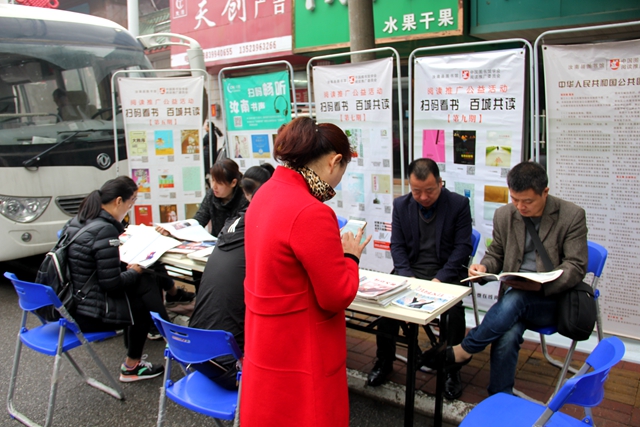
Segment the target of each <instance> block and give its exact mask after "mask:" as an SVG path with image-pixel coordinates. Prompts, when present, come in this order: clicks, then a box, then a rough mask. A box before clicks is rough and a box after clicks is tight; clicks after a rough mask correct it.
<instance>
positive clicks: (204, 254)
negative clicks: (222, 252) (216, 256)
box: [187, 245, 216, 263]
mask: <svg viewBox="0 0 640 427" xmlns="http://www.w3.org/2000/svg"><path fill="white" fill-rule="evenodd" d="M215 248H216V247H215V245H214V246H209V247H208V248H204V249H200V250H199V251H195V252H191V253H190V254H187V258H191V259H192V260H194V261H200V262H204V263H206V262H207V261H208V260H209V256H210V255H211V254H212V253H213V250H214V249H215Z"/></svg>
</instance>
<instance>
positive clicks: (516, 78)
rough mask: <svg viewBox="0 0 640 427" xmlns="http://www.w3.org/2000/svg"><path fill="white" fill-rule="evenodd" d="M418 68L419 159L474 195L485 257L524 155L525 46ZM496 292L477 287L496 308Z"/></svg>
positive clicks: (426, 61) (429, 61) (425, 60)
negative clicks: (508, 178)
mask: <svg viewBox="0 0 640 427" xmlns="http://www.w3.org/2000/svg"><path fill="white" fill-rule="evenodd" d="M414 65H415V79H414V85H415V87H414V94H415V95H414V98H413V99H414V103H413V114H414V129H413V156H414V158H420V157H426V158H430V159H433V160H434V161H435V162H436V163H437V164H438V166H439V168H440V176H441V177H442V181H443V185H444V186H445V187H446V188H448V189H449V190H450V191H453V192H456V193H458V194H461V195H463V196H465V197H467V198H469V203H470V207H471V216H472V218H473V227H474V228H475V229H476V230H478V231H479V232H480V234H481V239H480V244H479V245H478V252H477V254H476V260H477V261H479V260H480V259H481V258H482V256H483V255H484V253H485V251H486V248H487V246H488V245H489V244H490V243H491V240H492V232H493V214H494V212H495V211H496V209H498V208H499V207H501V206H504V205H506V204H507V203H509V192H508V189H507V182H506V176H507V173H508V172H509V170H510V169H511V167H512V166H514V165H516V164H517V163H519V162H520V161H521V158H522V146H523V118H524V111H525V96H524V93H525V51H524V50H523V49H509V50H499V51H491V52H477V53H467V54H458V55H447V56H429V57H421V58H416V60H415V64H414ZM489 289H491V290H490V291H489ZM497 290H498V287H497V286H496V287H492V288H487V287H482V288H480V287H479V290H478V294H479V298H478V304H479V305H480V306H481V307H483V308H484V309H486V308H488V307H489V306H491V305H492V304H493V303H494V302H495V300H496V297H497Z"/></svg>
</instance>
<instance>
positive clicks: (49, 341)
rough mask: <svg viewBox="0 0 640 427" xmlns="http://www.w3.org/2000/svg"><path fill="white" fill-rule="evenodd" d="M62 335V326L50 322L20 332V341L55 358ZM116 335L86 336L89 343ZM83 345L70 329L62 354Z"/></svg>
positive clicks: (90, 334) (65, 337)
mask: <svg viewBox="0 0 640 427" xmlns="http://www.w3.org/2000/svg"><path fill="white" fill-rule="evenodd" d="M59 334H60V324H59V323H58V322H50V323H46V324H44V325H41V326H37V327H35V328H32V329H28V330H23V331H20V340H22V342H23V343H24V345H26V346H27V347H29V348H30V349H32V350H35V351H37V352H39V353H42V354H46V355H47V356H55V355H56V353H57V347H58V335H59ZM115 335H116V332H115V331H109V332H88V333H86V334H84V336H85V338H86V339H87V341H89V342H95V341H101V340H104V339H107V338H110V337H113V336H115ZM80 345H81V342H80V340H79V339H78V337H77V336H76V335H75V334H74V333H73V332H72V331H71V330H69V329H67V330H66V331H65V335H64V344H63V346H62V352H66V351H69V350H71V349H74V348H76V347H79V346H80Z"/></svg>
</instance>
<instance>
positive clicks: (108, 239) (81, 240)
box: [63, 210, 138, 323]
mask: <svg viewBox="0 0 640 427" xmlns="http://www.w3.org/2000/svg"><path fill="white" fill-rule="evenodd" d="M93 221H101V222H104V226H103V227H96V228H92V229H90V230H87V231H86V232H84V233H83V234H82V235H80V236H78V239H77V240H76V241H74V242H73V243H71V245H69V249H68V259H69V270H70V272H71V281H72V283H73V286H74V289H80V288H82V286H83V285H84V284H85V283H86V282H87V280H89V278H90V277H91V274H93V272H94V271H96V269H97V272H96V276H97V279H98V280H97V283H96V285H94V286H92V287H91V288H90V289H89V290H88V291H87V293H86V298H84V299H83V300H82V301H79V303H78V307H77V309H76V313H78V314H82V315H84V316H88V317H93V318H97V319H102V321H104V322H106V323H132V321H133V319H132V315H131V309H130V307H129V300H128V299H127V295H126V294H125V292H124V290H125V289H126V288H127V287H128V286H133V285H134V284H135V282H136V280H137V279H138V273H137V272H136V271H135V270H125V271H123V269H122V267H121V263H120V252H119V246H120V241H119V240H118V236H119V235H120V234H121V233H122V232H123V231H124V227H123V226H122V224H121V223H119V222H118V221H116V219H115V218H114V217H113V216H111V214H109V213H108V212H107V211H105V210H102V211H101V212H100V215H99V216H98V218H96V219H93V220H90V221H87V222H86V223H83V224H81V223H80V221H78V218H77V217H75V218H73V219H71V221H69V222H68V223H67V225H66V226H65V228H64V229H63V233H64V232H67V231H68V233H69V236H70V237H72V236H73V235H74V234H75V233H76V232H78V230H80V229H81V228H82V227H83V226H84V225H86V224H88V223H89V222H93Z"/></svg>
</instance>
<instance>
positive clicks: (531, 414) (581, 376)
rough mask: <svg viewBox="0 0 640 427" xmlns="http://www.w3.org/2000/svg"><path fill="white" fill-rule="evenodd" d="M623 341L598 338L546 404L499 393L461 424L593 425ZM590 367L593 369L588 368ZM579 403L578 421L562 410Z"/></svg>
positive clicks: (515, 426)
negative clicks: (581, 411) (594, 410)
mask: <svg viewBox="0 0 640 427" xmlns="http://www.w3.org/2000/svg"><path fill="white" fill-rule="evenodd" d="M624 352H625V348H624V344H623V343H622V341H620V339H619V338H618V337H609V338H606V339H603V340H602V341H600V343H599V344H598V346H597V347H596V348H595V349H594V350H593V352H592V353H591V355H589V357H588V358H587V360H586V362H585V364H584V365H583V367H582V368H581V369H580V371H578V374H577V375H576V376H575V377H573V378H570V379H568V380H567V382H565V383H564V385H563V386H562V388H561V389H560V391H559V392H558V393H556V395H555V396H554V397H553V398H552V399H551V401H550V402H549V403H548V405H546V406H545V405H540V404H537V403H534V402H530V401H528V400H526V399H522V398H519V397H517V396H514V395H511V394H506V393H498V394H495V395H493V396H490V397H488V398H487V399H485V400H483V401H482V402H480V403H479V404H478V405H477V406H476V407H475V408H473V410H471V412H469V414H468V415H467V416H466V417H465V418H464V420H462V423H461V424H460V427H473V426H482V427H485V426H492V427H500V426H508V427H524V426H527V427H528V426H549V427H552V426H563V427H569V426H582V427H584V426H586V425H588V426H593V417H592V415H591V409H590V408H592V407H594V406H598V405H599V404H600V402H602V399H603V398H604V383H605V381H606V380H607V376H608V375H609V371H610V370H611V368H612V367H613V366H614V365H615V364H616V363H618V362H619V361H620V360H621V359H622V356H624ZM590 368H592V369H593V371H592V372H588V373H587V371H588V370H589V369H590ZM567 404H571V405H578V406H582V407H584V409H585V418H584V419H583V420H579V419H576V418H573V417H571V416H569V415H567V414H564V413H562V412H558V411H559V410H560V409H561V408H562V407H563V406H564V405H567Z"/></svg>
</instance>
